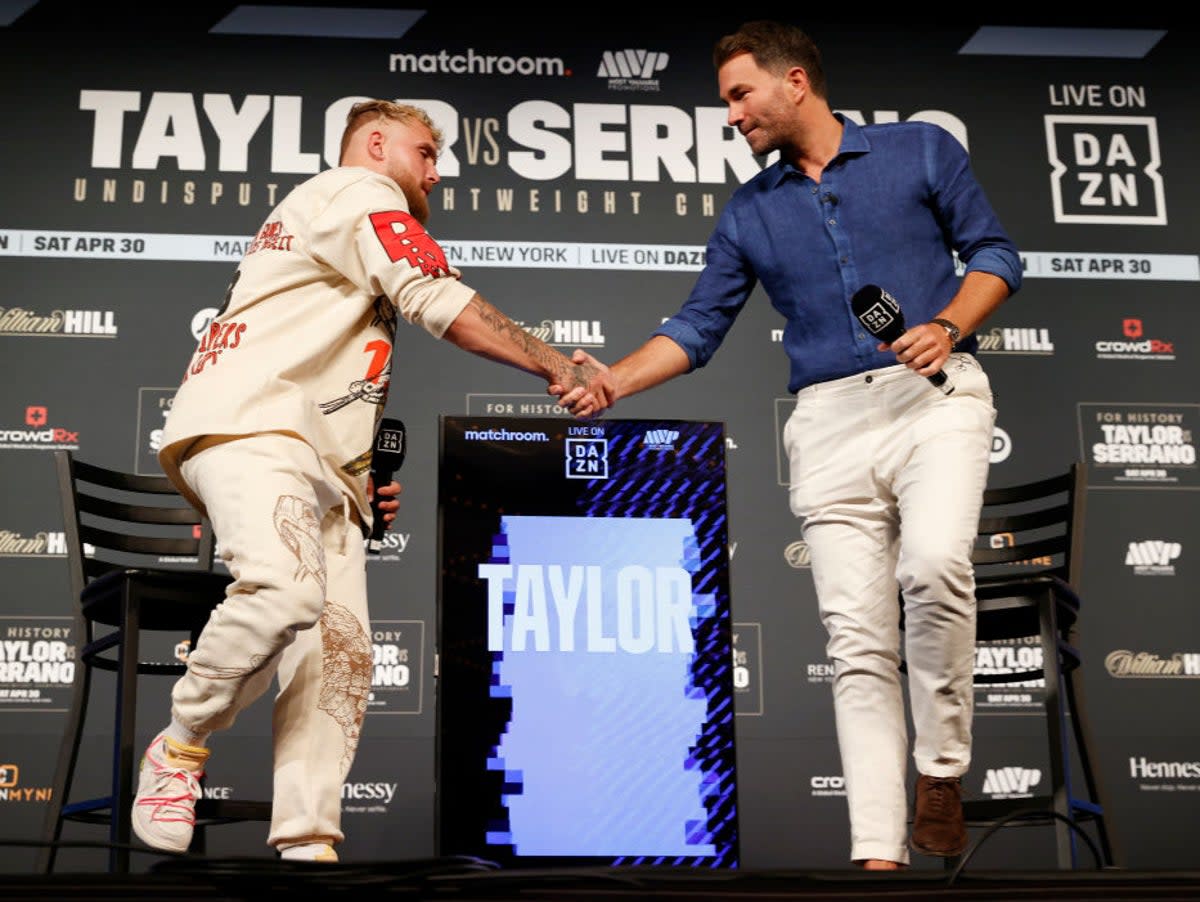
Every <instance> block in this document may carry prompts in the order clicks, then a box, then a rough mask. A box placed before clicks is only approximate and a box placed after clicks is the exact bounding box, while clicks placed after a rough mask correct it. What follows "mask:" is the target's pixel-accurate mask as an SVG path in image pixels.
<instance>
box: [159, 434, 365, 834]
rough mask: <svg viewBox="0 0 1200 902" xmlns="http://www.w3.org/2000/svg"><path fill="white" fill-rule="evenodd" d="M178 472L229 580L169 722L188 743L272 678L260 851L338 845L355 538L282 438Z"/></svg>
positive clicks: (356, 691) (351, 745)
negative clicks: (270, 769) (269, 802)
mask: <svg viewBox="0 0 1200 902" xmlns="http://www.w3.org/2000/svg"><path fill="white" fill-rule="evenodd" d="M181 473H182V475H183V478H184V479H185V480H187V483H188V485H190V486H191V487H192V488H193V489H194V490H195V491H196V494H197V495H198V496H199V497H200V498H201V499H202V500H203V501H204V504H205V507H206V508H207V513H208V516H209V518H210V519H211V520H212V523H213V529H214V531H215V532H216V536H217V546H218V551H219V554H220V557H221V560H223V561H224V562H225V563H226V564H227V565H228V566H229V570H230V572H231V573H232V575H233V577H234V581H233V583H232V585H231V586H230V587H229V590H228V592H227V596H226V599H225V601H224V602H223V603H222V604H220V605H219V606H218V607H217V609H216V610H215V611H214V612H213V614H212V616H211V617H210V618H209V621H208V624H207V625H206V626H205V628H204V630H203V632H202V633H201V634H200V637H199V640H198V641H197V643H196V647H195V648H194V649H193V650H192V652H191V654H190V655H189V656H188V669H187V673H186V674H184V675H183V676H182V677H180V679H179V680H178V681H177V682H176V684H175V686H174V688H173V690H172V694H171V700H172V708H171V714H172V717H173V718H174V719H175V721H176V722H178V723H179V724H181V725H183V726H184V727H186V728H187V729H189V730H192V731H194V733H195V734H196V735H197V736H203V735H205V734H207V733H210V732H213V731H216V730H222V729H225V728H227V727H229V726H230V725H232V724H233V722H234V720H235V719H236V717H237V715H238V714H239V713H240V712H241V711H242V710H244V709H245V708H246V707H247V706H249V705H250V704H251V703H252V702H253V701H255V700H256V699H257V698H258V697H259V696H261V695H262V694H263V693H264V692H265V691H266V690H267V689H268V688H269V686H270V684H271V680H272V678H273V677H276V676H277V677H278V680H279V693H278V695H276V697H275V705H274V710H273V716H272V725H273V741H274V795H273V810H272V817H271V830H270V834H269V836H268V839H267V842H268V843H269V844H270V845H279V844H293V843H297V842H304V841H324V842H329V843H336V842H340V841H341V840H342V839H343V838H344V834H343V833H342V830H341V792H342V783H343V781H344V780H345V778H346V775H347V774H348V773H349V771H350V765H351V764H352V763H353V761H354V755H355V752H356V751H357V748H358V739H359V732H360V730H361V727H362V720H363V715H364V714H365V712H366V709H367V694H368V692H369V691H370V688H371V641H370V622H369V620H368V615H367V584H366V553H365V549H364V546H363V540H362V533H361V531H360V530H359V527H358V525H357V523H355V522H353V521H351V520H350V519H348V516H347V515H348V513H349V510H350V507H349V505H348V504H347V503H346V502H345V500H344V496H343V495H342V493H341V491H340V489H339V488H338V487H337V486H336V485H335V484H334V483H333V482H332V481H331V480H329V479H328V478H327V477H326V476H325V475H324V474H323V473H322V469H321V464H320V461H319V459H318V457H317V455H316V453H315V452H314V451H313V449H312V448H311V447H310V446H309V445H308V444H306V443H305V442H302V441H300V440H298V439H295V438H289V437H287V436H283V435H275V434H263V435H256V436H253V437H249V438H243V439H238V440H236V441H231V442H227V443H225V444H219V445H214V446H212V447H209V448H206V449H205V450H203V451H200V452H199V453H198V454H196V455H194V456H193V457H190V458H188V459H187V460H186V461H185V462H184V463H183V466H182V468H181Z"/></svg>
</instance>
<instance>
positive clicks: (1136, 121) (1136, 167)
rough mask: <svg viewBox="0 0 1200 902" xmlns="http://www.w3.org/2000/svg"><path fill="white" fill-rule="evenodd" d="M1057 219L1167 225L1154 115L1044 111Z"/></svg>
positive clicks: (1047, 149) (1059, 220)
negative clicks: (1055, 113) (1076, 114)
mask: <svg viewBox="0 0 1200 902" xmlns="http://www.w3.org/2000/svg"><path fill="white" fill-rule="evenodd" d="M1045 119H1046V151H1047V154H1048V156H1049V158H1050V165H1051V167H1052V169H1051V173H1050V189H1051V192H1052V193H1053V196H1054V221H1055V222H1083V223H1106V222H1111V223H1123V224H1127V225H1166V224H1167V206H1166V200H1165V198H1164V193H1163V183H1162V176H1161V175H1159V172H1158V167H1159V164H1160V163H1161V160H1160V157H1159V151H1158V126H1157V121H1156V120H1155V119H1154V117H1153V116H1046V117H1045Z"/></svg>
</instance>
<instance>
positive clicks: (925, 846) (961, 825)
mask: <svg viewBox="0 0 1200 902" xmlns="http://www.w3.org/2000/svg"><path fill="white" fill-rule="evenodd" d="M912 847H913V848H914V849H915V850H916V851H918V852H920V853H921V854H923V855H937V856H938V857H941V858H953V857H955V856H956V855H961V854H962V853H963V852H965V851H966V849H967V825H966V823H965V822H964V821H963V807H962V781H961V780H959V778H958V777H927V776H925V775H924V774H921V776H920V777H918V778H917V804H916V815H915V816H914V817H913V827H912Z"/></svg>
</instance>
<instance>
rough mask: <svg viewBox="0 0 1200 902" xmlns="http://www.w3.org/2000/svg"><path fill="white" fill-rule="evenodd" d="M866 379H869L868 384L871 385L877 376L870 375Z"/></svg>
mask: <svg viewBox="0 0 1200 902" xmlns="http://www.w3.org/2000/svg"><path fill="white" fill-rule="evenodd" d="M866 381H867V384H868V385H870V384H871V383H872V382H874V381H875V377H874V376H868V377H867V380H866Z"/></svg>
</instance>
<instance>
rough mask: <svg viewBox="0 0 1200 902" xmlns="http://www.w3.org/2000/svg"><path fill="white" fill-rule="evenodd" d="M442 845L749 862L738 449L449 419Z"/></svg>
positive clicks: (507, 858) (443, 472)
mask: <svg viewBox="0 0 1200 902" xmlns="http://www.w3.org/2000/svg"><path fill="white" fill-rule="evenodd" d="M439 454H440V460H439V487H438V508H439V524H438V541H439V551H438V559H439V562H440V568H441V572H440V577H439V584H438V594H439V597H438V630H437V632H438V678H437V721H438V728H437V756H436V757H437V823H438V825H437V839H438V850H439V854H441V855H472V856H477V857H481V858H485V859H488V860H491V861H494V862H497V863H500V864H505V865H512V864H518V865H521V866H547V865H551V864H567V863H569V864H572V865H578V864H602V865H606V866H616V865H633V864H655V865H674V866H681V865H683V866H695V867H730V868H732V867H736V866H737V860H738V840H737V807H736V770H735V753H734V704H733V679H732V667H733V658H732V647H731V635H732V620H731V616H730V606H729V555H728V530H727V527H728V522H727V517H726V504H725V434H724V427H723V425H722V424H720V423H709V422H690V421H680V420H596V421H592V422H580V421H576V420H572V419H566V418H545V419H543V418H529V417H470V416H445V417H442V419H441V430H440V447H439Z"/></svg>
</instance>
